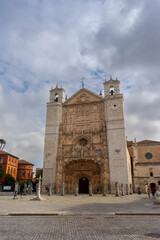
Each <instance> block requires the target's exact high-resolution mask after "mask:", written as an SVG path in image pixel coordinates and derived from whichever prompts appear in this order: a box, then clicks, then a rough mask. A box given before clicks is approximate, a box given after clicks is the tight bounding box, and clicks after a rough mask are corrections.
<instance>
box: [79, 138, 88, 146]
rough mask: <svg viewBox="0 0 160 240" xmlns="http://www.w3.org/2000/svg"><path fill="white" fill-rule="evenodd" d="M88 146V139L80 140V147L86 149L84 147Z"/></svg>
mask: <svg viewBox="0 0 160 240" xmlns="http://www.w3.org/2000/svg"><path fill="white" fill-rule="evenodd" d="M87 144H88V141H87V139H86V138H81V139H80V145H81V146H83V147H84V146H86V145H87Z"/></svg>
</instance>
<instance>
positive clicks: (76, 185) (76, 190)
mask: <svg viewBox="0 0 160 240" xmlns="http://www.w3.org/2000/svg"><path fill="white" fill-rule="evenodd" d="M75 196H78V183H76V184H75Z"/></svg>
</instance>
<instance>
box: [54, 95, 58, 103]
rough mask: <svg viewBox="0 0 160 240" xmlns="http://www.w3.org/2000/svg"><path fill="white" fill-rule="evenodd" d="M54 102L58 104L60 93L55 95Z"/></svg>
mask: <svg viewBox="0 0 160 240" xmlns="http://www.w3.org/2000/svg"><path fill="white" fill-rule="evenodd" d="M54 101H55V102H58V93H56V94H55V96H54Z"/></svg>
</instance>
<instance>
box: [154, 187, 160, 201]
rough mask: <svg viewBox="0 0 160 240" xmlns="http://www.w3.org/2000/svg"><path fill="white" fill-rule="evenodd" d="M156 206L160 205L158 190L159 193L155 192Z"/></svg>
mask: <svg viewBox="0 0 160 240" xmlns="http://www.w3.org/2000/svg"><path fill="white" fill-rule="evenodd" d="M154 204H158V205H160V191H159V190H157V191H156V192H155V200H154Z"/></svg>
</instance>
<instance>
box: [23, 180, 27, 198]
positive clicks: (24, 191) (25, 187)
mask: <svg viewBox="0 0 160 240" xmlns="http://www.w3.org/2000/svg"><path fill="white" fill-rule="evenodd" d="M26 194H27V184H26V183H25V184H24V189H23V195H26Z"/></svg>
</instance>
